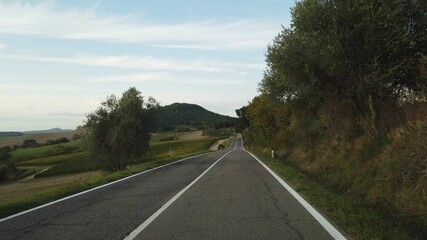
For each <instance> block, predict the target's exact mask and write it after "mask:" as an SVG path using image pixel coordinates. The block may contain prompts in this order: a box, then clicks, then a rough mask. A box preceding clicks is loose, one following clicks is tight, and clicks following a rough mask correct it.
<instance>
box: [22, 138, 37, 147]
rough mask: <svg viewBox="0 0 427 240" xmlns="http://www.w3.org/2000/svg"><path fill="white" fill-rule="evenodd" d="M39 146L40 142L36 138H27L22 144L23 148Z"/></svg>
mask: <svg viewBox="0 0 427 240" xmlns="http://www.w3.org/2000/svg"><path fill="white" fill-rule="evenodd" d="M37 146H39V144H38V143H37V141H36V140H35V139H25V140H24V142H23V143H22V145H21V148H30V147H37Z"/></svg>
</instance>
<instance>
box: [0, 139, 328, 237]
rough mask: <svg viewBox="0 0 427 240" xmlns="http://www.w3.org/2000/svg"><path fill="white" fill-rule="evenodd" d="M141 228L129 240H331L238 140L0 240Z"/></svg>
mask: <svg viewBox="0 0 427 240" xmlns="http://www.w3.org/2000/svg"><path fill="white" fill-rule="evenodd" d="M229 151H231V152H230V153H229V154H227V152H229ZM225 154H227V155H226V156H225V157H224V158H222V159H221V160H220V161H218V162H217V160H218V159H220V158H221V157H222V156H224V155H225ZM215 162H217V164H216V165H214V166H213V167H212V168H211V169H209V170H208V171H207V172H206V174H205V175H203V176H202V177H201V178H200V179H199V180H198V181H197V182H195V184H194V185H192V186H191V187H190V188H188V190H187V191H185V192H184V193H182V195H180V196H179V197H178V198H176V201H174V202H172V203H171V204H170V205H169V207H167V208H166V209H165V210H164V211H163V212H161V213H160V215H158V217H156V218H154V220H153V221H151V220H150V221H148V220H147V219H151V218H153V217H151V218H149V217H150V216H152V215H153V214H154V213H155V212H156V211H158V210H159V209H160V208H161V206H163V205H164V204H165V203H167V202H168V201H169V202H171V201H172V200H171V199H174V198H173V197H174V196H175V195H176V194H177V193H179V192H180V191H181V190H182V189H183V188H185V187H186V186H187V185H189V184H190V183H191V182H193V181H194V180H195V179H196V178H197V177H198V176H200V175H201V174H202V173H203V172H204V171H206V170H207V169H208V168H209V167H210V166H211V165H212V164H214V163H215ZM154 215H156V214H154ZM147 222H149V224H148V225H147V226H146V227H145V228H144V229H143V230H142V231H141V232H140V233H139V234H138V235H137V236H136V237H135V239H332V237H331V236H330V235H329V233H328V232H327V231H326V230H325V229H324V228H323V227H322V226H321V225H320V224H319V223H318V222H317V221H316V220H315V219H314V218H313V216H312V215H311V214H310V213H309V212H307V210H306V209H305V208H304V207H303V206H302V205H301V204H300V203H299V202H298V201H297V200H296V199H295V198H294V197H293V196H292V195H291V194H290V193H289V192H288V191H287V190H286V189H285V188H284V187H283V186H282V185H281V184H280V183H279V182H278V181H277V180H276V179H275V178H274V177H273V176H272V175H271V174H270V173H269V172H268V171H267V170H266V169H265V168H264V167H263V166H262V165H261V164H260V163H258V162H257V161H256V160H255V159H254V158H253V157H252V156H250V155H249V154H248V153H247V152H245V151H244V150H243V149H242V147H241V140H238V141H235V142H234V143H233V145H232V146H231V147H230V149H229V150H225V151H219V152H216V153H213V154H207V155H204V156H200V157H196V158H192V159H188V160H185V161H182V162H180V163H177V164H173V165H170V166H167V167H163V168H160V169H157V170H155V171H152V172H148V173H145V174H142V175H139V176H137V177H134V178H131V179H129V180H126V181H122V182H120V183H117V184H113V185H110V186H108V187H105V188H101V189H98V190H95V191H92V192H89V193H86V194H83V195H80V196H77V197H74V198H71V199H69V200H65V201H62V202H59V203H57V204H53V205H50V206H48V207H44V208H41V209H39V210H36V211H33V212H30V213H27V214H24V215H22V216H19V217H16V218H13V219H10V220H7V221H3V222H0V239H124V238H125V237H126V236H128V235H129V234H130V233H131V232H133V231H134V230H135V229H138V226H140V225H141V224H142V223H144V224H145V223H147Z"/></svg>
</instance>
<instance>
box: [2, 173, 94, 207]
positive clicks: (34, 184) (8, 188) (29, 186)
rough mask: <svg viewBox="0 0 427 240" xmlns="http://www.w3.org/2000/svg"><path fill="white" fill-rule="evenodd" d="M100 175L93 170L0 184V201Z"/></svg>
mask: <svg viewBox="0 0 427 240" xmlns="http://www.w3.org/2000/svg"><path fill="white" fill-rule="evenodd" d="M100 175H102V172H101V171H94V172H87V173H79V174H73V175H66V176H58V177H50V178H39V179H29V180H27V181H21V182H15V183H8V184H2V185H0V202H1V201H6V200H13V199H15V198H21V197H25V196H28V195H31V194H33V193H36V192H41V191H45V190H51V189H55V188H60V187H64V186H67V185H68V184H71V183H76V182H79V181H84V180H86V179H88V178H91V177H95V176H100Z"/></svg>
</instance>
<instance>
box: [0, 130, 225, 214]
mask: <svg viewBox="0 0 427 240" xmlns="http://www.w3.org/2000/svg"><path fill="white" fill-rule="evenodd" d="M217 140H218V138H206V139H200V140H192V141H188V140H187V141H171V142H157V143H153V144H152V146H151V149H150V152H149V154H148V155H147V156H146V157H145V158H143V159H141V160H140V161H141V162H136V163H134V165H132V166H130V167H128V168H127V169H126V170H123V171H118V172H114V173H106V174H104V175H102V176H96V177H91V178H88V179H86V180H84V181H80V182H77V183H74V184H68V185H65V186H63V187H59V188H55V189H51V190H45V191H42V192H37V193H34V194H31V195H28V196H25V197H20V198H17V199H13V200H6V201H2V202H0V218H1V217H6V216H8V215H11V214H14V213H17V212H20V211H23V210H25V209H29V208H32V207H36V206H39V205H41V204H44V203H47V202H51V201H54V200H56V199H59V198H62V197H65V196H69V195H71V194H74V193H77V192H81V191H84V190H87V189H90V188H93V187H96V186H99V185H102V184H105V183H108V182H112V181H115V180H117V179H120V178H123V177H126V176H129V175H132V174H135V173H138V172H141V171H145V170H148V169H152V168H155V167H158V166H161V165H164V164H167V163H171V162H174V161H176V160H178V159H183V158H186V157H190V156H194V155H197V154H201V153H206V152H209V150H208V149H209V147H210V146H211V145H212V144H213V143H214V142H216V141H217ZM170 148H171V149H173V151H174V155H172V156H171V155H170V150H169V149H170ZM86 154H87V152H77V153H72V154H68V155H72V157H71V156H70V159H67V160H64V158H65V157H66V156H68V155H59V156H56V157H57V158H58V157H59V158H58V159H61V160H54V159H55V158H50V157H45V158H39V159H34V160H30V161H33V163H35V165H37V164H44V163H49V162H50V163H54V162H56V161H58V162H56V163H57V164H56V165H55V166H54V167H52V168H51V169H49V170H47V171H45V172H43V173H42V174H41V176H39V177H42V176H43V177H46V176H55V175H61V174H65V173H71V172H74V173H75V172H82V171H87V170H93V169H99V166H95V165H91V167H92V168H91V169H88V168H87V167H88V166H90V165H88V163H89V164H94V163H95V162H94V161H90V160H89V159H90V157H89V155H88V154H87V155H86ZM80 155H81V156H83V157H78V156H80ZM88 160H89V161H88ZM30 161H27V162H30ZM24 163H25V162H22V164H24Z"/></svg>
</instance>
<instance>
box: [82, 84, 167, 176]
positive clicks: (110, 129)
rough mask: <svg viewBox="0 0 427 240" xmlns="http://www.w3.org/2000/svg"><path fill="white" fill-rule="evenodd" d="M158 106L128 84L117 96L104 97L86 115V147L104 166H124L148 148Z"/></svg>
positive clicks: (109, 167) (108, 168)
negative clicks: (98, 104)
mask: <svg viewBox="0 0 427 240" xmlns="http://www.w3.org/2000/svg"><path fill="white" fill-rule="evenodd" d="M158 107H159V104H158V103H157V102H156V100H155V99H154V98H151V97H150V98H148V100H147V101H146V100H144V97H143V96H142V95H141V92H140V91H138V90H137V89H136V88H134V87H131V88H129V90H127V91H126V92H124V93H123V94H122V97H121V98H118V97H116V96H114V95H111V96H109V97H107V100H106V101H105V102H103V103H102V106H101V107H99V108H98V109H97V110H96V111H95V112H93V113H90V114H88V115H87V120H86V123H85V127H86V128H88V129H89V131H88V137H87V138H88V143H89V149H90V150H91V152H92V153H93V155H94V156H96V157H97V159H99V160H100V161H102V162H103V163H105V167H106V169H107V170H109V171H117V170H123V169H125V168H126V166H127V164H128V163H129V161H130V160H132V159H135V158H138V157H140V156H141V155H142V154H143V153H144V152H145V151H146V150H147V149H148V147H149V141H150V132H151V131H153V130H155V128H156V122H157V109H158Z"/></svg>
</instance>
